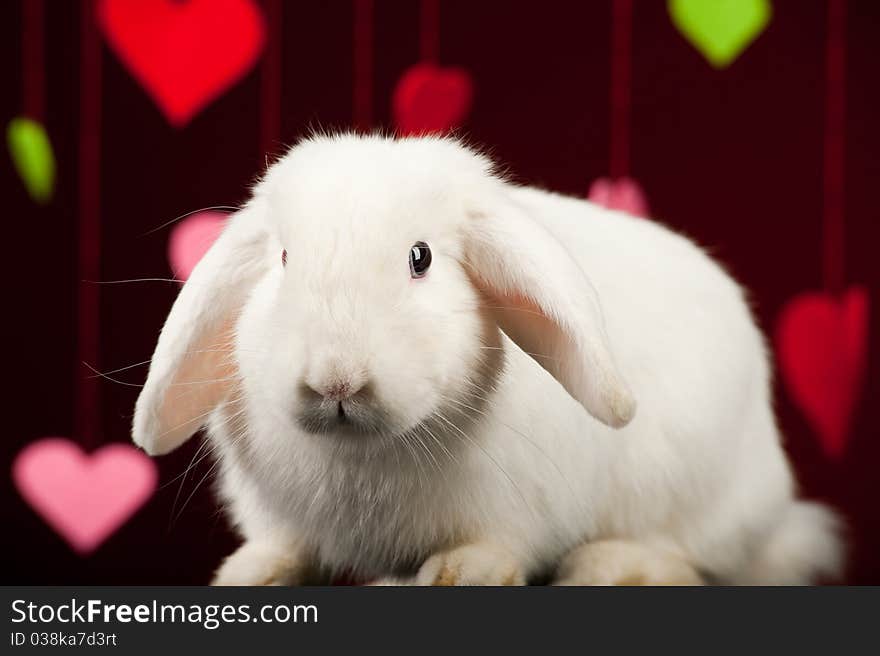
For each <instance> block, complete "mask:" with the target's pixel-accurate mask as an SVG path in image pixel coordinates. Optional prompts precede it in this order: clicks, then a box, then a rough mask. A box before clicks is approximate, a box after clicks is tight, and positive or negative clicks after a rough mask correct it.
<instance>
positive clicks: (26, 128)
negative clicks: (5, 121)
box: [6, 117, 55, 204]
mask: <svg viewBox="0 0 880 656" xmlns="http://www.w3.org/2000/svg"><path fill="white" fill-rule="evenodd" d="M6 143H7V146H8V147H9V155H10V157H12V163H13V164H14V165H15V170H16V171H18V175H19V177H20V178H21V180H22V182H23V183H24V187H25V189H27V192H28V194H29V195H30V197H31V198H32V199H33V200H34V201H36V202H37V203H41V204H45V203H48V202H49V201H50V200H51V199H52V192H53V191H54V188H55V155H54V154H53V152H52V144H51V142H50V141H49V135H47V134H46V128H44V127H43V126H42V124H40V123H38V122H37V121H34V120H32V119H29V118H24V117H18V118H14V119H12V120H11V121H10V122H9V126H8V127H7V128H6Z"/></svg>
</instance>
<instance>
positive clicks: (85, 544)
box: [12, 437, 158, 555]
mask: <svg viewBox="0 0 880 656" xmlns="http://www.w3.org/2000/svg"><path fill="white" fill-rule="evenodd" d="M157 478H158V476H157V473H156V465H155V464H154V463H153V461H152V460H150V459H149V458H148V457H147V456H145V455H144V454H143V453H141V452H140V451H138V450H137V449H135V448H134V447H131V446H128V445H127V444H110V445H107V446H104V447H101V448H100V449H98V450H97V451H95V452H94V453H91V454H86V453H83V451H82V450H81V449H80V448H79V446H77V445H76V444H75V443H73V442H71V441H70V440H68V439H65V438H63V437H47V438H43V439H41V440H38V441H36V442H33V443H31V444H29V445H28V446H26V447H25V448H24V449H23V450H22V451H21V452H20V453H19V454H18V456H16V458H15V461H14V462H13V463H12V480H13V481H14V483H15V487H16V488H18V491H19V493H20V494H21V496H22V497H24V499H25V501H27V502H28V503H29V504H30V506H31V507H32V508H33V509H34V510H36V511H37V514H39V515H40V516H41V517H42V518H43V519H44V520H45V521H46V523H47V524H49V526H51V527H52V529H53V530H54V531H55V532H56V533H58V534H59V535H60V536H61V537H63V538H64V539H65V540H66V541H67V542H68V544H70V546H71V547H72V548H73V550H74V551H76V552H77V553H79V554H81V555H87V554H89V553H91V552H92V551H94V550H95V549H96V548H98V546H100V544H101V543H102V542H104V540H106V539H107V538H108V537H109V536H110V535H111V534H112V533H114V532H115V531H116V530H117V529H118V528H119V527H120V526H122V524H124V523H125V522H126V521H127V520H128V519H129V517H131V516H132V515H133V514H134V512H135V511H136V510H137V509H138V508H140V507H141V506H142V505H143V504H144V502H145V501H146V500H147V499H149V498H150V496H151V495H152V494H153V492H154V491H155V489H156V480H157Z"/></svg>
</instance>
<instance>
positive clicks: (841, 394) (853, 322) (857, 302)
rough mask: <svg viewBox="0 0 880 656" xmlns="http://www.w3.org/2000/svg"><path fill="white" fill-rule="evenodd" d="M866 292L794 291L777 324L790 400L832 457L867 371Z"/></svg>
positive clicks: (841, 441) (840, 445) (837, 450)
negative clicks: (839, 295)
mask: <svg viewBox="0 0 880 656" xmlns="http://www.w3.org/2000/svg"><path fill="white" fill-rule="evenodd" d="M867 348H868V293H867V291H866V290H865V289H864V288H861V287H855V288H851V289H849V290H847V291H846V292H845V293H844V294H843V297H842V298H840V299H836V298H834V297H832V296H830V295H829V294H824V293H820V292H813V293H805V294H800V295H798V296H796V297H795V298H794V299H792V300H791V301H790V302H789V303H788V304H787V305H786V306H785V307H784V308H783V310H782V313H781V314H780V316H779V321H778V323H777V326H776V351H777V353H778V356H779V364H780V368H781V370H782V376H783V379H784V380H785V383H786V385H787V387H788V391H789V394H791V397H792V400H793V401H794V402H795V404H796V405H797V406H798V407H799V408H800V409H801V410H802V411H803V413H804V415H806V417H807V419H808V420H809V421H810V423H811V424H812V426H813V428H814V429H815V430H816V432H817V433H818V435H819V438H820V440H821V443H822V446H823V447H824V448H825V451H826V452H827V453H828V454H829V455H830V456H832V457H840V456H841V455H843V452H844V450H845V449H846V442H847V437H848V431H849V426H850V421H851V419H852V413H853V410H854V409H855V405H856V402H857V401H858V398H859V392H860V390H861V385H862V381H863V379H864V375H865V362H866V356H867Z"/></svg>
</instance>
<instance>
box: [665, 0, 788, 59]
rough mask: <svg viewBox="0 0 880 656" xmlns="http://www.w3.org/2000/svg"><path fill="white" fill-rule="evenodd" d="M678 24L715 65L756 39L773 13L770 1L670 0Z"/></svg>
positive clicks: (680, 30)
mask: <svg viewBox="0 0 880 656" xmlns="http://www.w3.org/2000/svg"><path fill="white" fill-rule="evenodd" d="M668 7H669V15H670V17H671V18H672V22H673V24H674V25H675V27H676V28H677V29H678V31H679V32H681V33H682V34H683V35H684V37H685V38H686V39H687V40H688V41H689V42H690V43H691V45H693V46H694V47H695V48H696V49H697V50H699V51H700V53H702V55H703V56H704V57H705V58H706V59H707V60H708V62H709V63H710V64H712V66H714V67H715V68H725V67H726V66H729V65H730V64H731V63H733V60H735V59H736V58H737V57H738V56H739V55H740V53H742V51H743V50H745V49H746V47H748V45H749V44H750V43H751V42H752V41H754V40H755V39H756V38H757V37H758V35H760V34H761V32H763V31H764V28H766V27H767V23H769V22H770V17H771V15H772V13H773V8H772V7H771V5H770V2H769V0H669V5H668Z"/></svg>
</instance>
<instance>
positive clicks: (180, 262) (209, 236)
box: [168, 212, 228, 280]
mask: <svg viewBox="0 0 880 656" xmlns="http://www.w3.org/2000/svg"><path fill="white" fill-rule="evenodd" d="M227 217H228V215H227V214H224V213H222V212H199V213H198V214H192V215H190V216H188V217H186V218H185V219H184V220H183V221H180V222H179V223H178V224H177V225H175V226H174V228H172V229H171V235H170V236H169V237H168V261H169V262H170V263H171V270H172V271H173V272H174V275H175V276H176V277H177V278H179V279H180V280H186V279H187V278H189V276H190V274H191V273H192V270H193V268H195V266H196V264H198V262H199V260H201V259H202V257H203V256H204V254H205V253H207V252H208V249H209V248H210V247H211V244H213V243H214V241H216V239H217V237H219V236H220V233H221V232H222V231H223V226H224V225H225V224H226V219H227Z"/></svg>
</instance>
